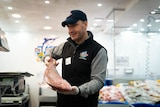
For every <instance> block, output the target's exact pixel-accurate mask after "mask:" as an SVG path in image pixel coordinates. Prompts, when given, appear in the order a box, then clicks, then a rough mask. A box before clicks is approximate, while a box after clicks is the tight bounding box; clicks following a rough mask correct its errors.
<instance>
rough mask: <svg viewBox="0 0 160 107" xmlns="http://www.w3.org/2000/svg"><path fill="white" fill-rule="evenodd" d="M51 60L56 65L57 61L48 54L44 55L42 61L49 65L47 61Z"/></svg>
mask: <svg viewBox="0 0 160 107" xmlns="http://www.w3.org/2000/svg"><path fill="white" fill-rule="evenodd" d="M52 60H53V64H54V65H55V66H57V65H58V64H59V63H57V62H56V60H55V59H53V58H51V57H50V56H46V57H45V59H44V63H45V64H46V66H48V65H49V63H50V62H51V61H52Z"/></svg>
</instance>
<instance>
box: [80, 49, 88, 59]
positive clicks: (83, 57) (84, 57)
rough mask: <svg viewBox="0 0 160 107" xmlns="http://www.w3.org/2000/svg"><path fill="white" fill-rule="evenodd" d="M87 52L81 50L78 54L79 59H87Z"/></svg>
mask: <svg viewBox="0 0 160 107" xmlns="http://www.w3.org/2000/svg"><path fill="white" fill-rule="evenodd" d="M87 56H88V53H87V51H83V52H81V53H80V55H79V59H83V60H87Z"/></svg>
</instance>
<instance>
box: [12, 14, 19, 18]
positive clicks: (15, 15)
mask: <svg viewBox="0 0 160 107" xmlns="http://www.w3.org/2000/svg"><path fill="white" fill-rule="evenodd" d="M12 17H14V18H21V15H20V14H12Z"/></svg>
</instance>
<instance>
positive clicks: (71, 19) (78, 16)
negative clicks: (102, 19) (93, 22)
mask: <svg viewBox="0 0 160 107" xmlns="http://www.w3.org/2000/svg"><path fill="white" fill-rule="evenodd" d="M79 20H82V21H87V16H86V14H85V13H84V12H82V11H80V10H72V11H71V14H70V16H68V17H67V18H66V20H65V21H63V22H62V26H63V27H65V26H66V25H68V24H75V23H76V22H77V21H79Z"/></svg>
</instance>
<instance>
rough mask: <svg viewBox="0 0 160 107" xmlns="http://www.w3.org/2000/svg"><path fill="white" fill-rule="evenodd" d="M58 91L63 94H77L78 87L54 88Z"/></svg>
mask: <svg viewBox="0 0 160 107" xmlns="http://www.w3.org/2000/svg"><path fill="white" fill-rule="evenodd" d="M56 90H57V92H58V93H61V94H65V95H77V94H78V93H79V91H80V90H79V88H78V87H77V86H72V87H71V90H62V89H56Z"/></svg>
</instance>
